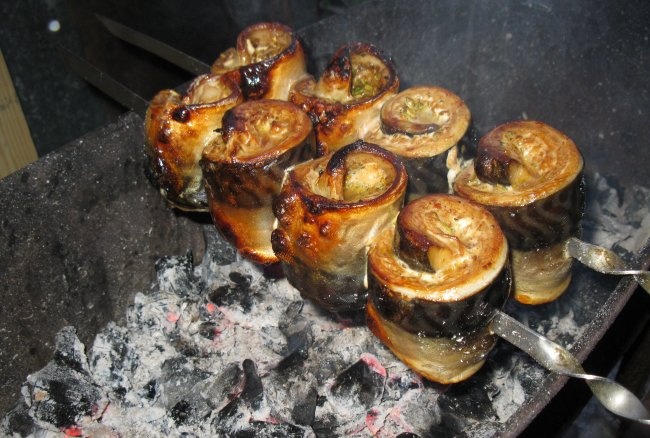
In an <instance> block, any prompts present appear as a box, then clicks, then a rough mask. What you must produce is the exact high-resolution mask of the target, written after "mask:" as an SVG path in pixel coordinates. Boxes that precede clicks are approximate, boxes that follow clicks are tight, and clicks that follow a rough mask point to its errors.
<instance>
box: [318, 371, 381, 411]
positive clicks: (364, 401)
mask: <svg viewBox="0 0 650 438" xmlns="http://www.w3.org/2000/svg"><path fill="white" fill-rule="evenodd" d="M385 380H386V376H385V375H381V374H379V373H377V372H376V371H375V370H374V369H372V368H371V367H370V366H369V365H368V364H367V363H366V362H365V361H363V360H359V361H358V362H356V363H355V364H354V365H352V366H351V367H349V368H348V369H346V370H345V371H344V372H343V373H341V374H339V375H338V376H337V377H336V380H335V382H334V385H333V386H332V390H331V392H332V395H334V396H335V397H340V398H343V399H352V400H354V402H355V404H356V405H360V406H363V407H364V408H366V409H369V408H370V407H372V406H373V405H374V404H375V403H378V402H379V400H380V399H381V396H382V394H383V392H384V381H385Z"/></svg>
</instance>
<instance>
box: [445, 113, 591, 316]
mask: <svg viewBox="0 0 650 438" xmlns="http://www.w3.org/2000/svg"><path fill="white" fill-rule="evenodd" d="M582 169H583V160H582V156H581V154H580V152H579V150H578V148H577V146H576V145H575V143H574V142H573V141H572V140H571V139H570V138H569V137H567V136H566V135H564V134H563V133H561V132H559V131H558V130H556V129H554V128H552V127H550V126H548V125H546V124H544V123H541V122H535V121H518V122H510V123H506V124H504V125H501V126H498V127H497V128H495V129H494V130H492V131H490V132H489V133H488V134H487V135H486V136H484V137H483V138H482V139H481V141H480V142H479V148H478V156H477V158H476V160H475V163H474V166H469V167H467V168H466V169H464V170H463V171H462V172H461V173H460V174H459V175H458V177H457V178H456V180H455V181H454V191H455V192H456V193H458V194H459V195H461V196H463V197H465V198H467V199H471V200H473V201H475V202H478V203H481V204H483V205H485V206H486V207H487V208H488V209H489V210H490V211H491V212H492V214H494V216H495V217H496V218H497V220H498V221H499V224H500V226H501V228H502V229H503V231H504V233H505V234H506V236H507V238H508V242H509V244H510V247H511V249H512V250H513V275H514V280H515V293H514V297H515V299H517V300H518V301H520V302H522V303H525V304H543V303H547V302H549V301H552V300H554V299H556V298H557V297H559V296H560V295H561V294H562V293H563V292H564V291H565V290H566V288H567V287H568V285H569V283H570V280H571V264H572V262H571V258H570V257H569V256H568V255H567V254H566V253H565V252H564V251H563V242H565V241H566V239H568V238H569V237H571V236H578V235H579V234H580V219H581V218H582V214H583V211H584V202H585V201H584V180H583V175H582ZM515 251H516V254H515Z"/></svg>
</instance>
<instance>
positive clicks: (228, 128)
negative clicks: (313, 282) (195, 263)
mask: <svg viewBox="0 0 650 438" xmlns="http://www.w3.org/2000/svg"><path fill="white" fill-rule="evenodd" d="M315 154H316V146H315V139H314V135H313V129H312V125H311V121H310V120H309V117H308V116H307V114H305V113H304V112H303V111H302V110H301V109H300V108H298V107H297V106H295V105H293V104H292V103H290V102H287V101H282V100H271V99H260V100H253V101H248V102H245V103H242V104H240V105H238V106H236V107H234V108H233V109H231V110H230V111H228V112H227V113H226V114H225V115H224V117H223V128H222V136H221V137H219V138H217V139H215V141H214V142H213V143H212V144H211V145H210V146H209V147H208V148H207V149H206V150H205V151H204V153H203V158H202V159H201V162H200V163H201V167H202V170H203V174H204V180H205V186H206V193H207V197H208V204H209V208H210V213H211V216H212V219H213V222H214V224H215V226H216V227H217V229H218V230H219V231H220V232H221V233H222V234H223V235H224V237H226V239H228V240H229V241H230V242H231V243H232V244H233V245H234V246H235V247H236V248H237V250H238V251H239V252H240V253H241V254H242V255H243V256H244V257H246V258H248V259H250V260H252V261H254V262H257V263H259V264H262V265H267V266H268V265H273V264H275V263H277V262H278V259H277V257H276V256H275V254H274V253H273V250H272V248H271V231H272V230H273V226H274V222H275V217H274V216H273V210H272V204H273V201H274V199H275V197H276V196H277V195H278V194H279V192H280V187H281V184H282V180H283V178H284V174H285V170H286V169H287V168H289V167H291V166H293V165H295V164H297V163H300V162H303V161H305V160H308V159H310V158H312V157H313V156H314V155H315Z"/></svg>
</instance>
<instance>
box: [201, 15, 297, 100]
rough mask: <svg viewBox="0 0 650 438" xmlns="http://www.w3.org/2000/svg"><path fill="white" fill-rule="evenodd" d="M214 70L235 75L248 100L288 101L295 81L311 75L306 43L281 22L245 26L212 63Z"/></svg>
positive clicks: (233, 76) (234, 77)
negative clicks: (234, 43)
mask: <svg viewBox="0 0 650 438" xmlns="http://www.w3.org/2000/svg"><path fill="white" fill-rule="evenodd" d="M211 70H212V72H214V73H218V74H225V75H228V76H230V77H231V78H233V79H234V80H235V81H236V82H237V83H238V84H239V86H240V87H241V89H242V91H243V93H244V96H245V97H246V99H282V100H287V99H288V97H289V90H290V89H291V87H292V86H293V84H294V83H295V82H296V81H297V80H298V79H301V78H303V77H304V76H305V75H306V74H307V59H306V56H305V51H304V48H303V46H302V43H301V42H300V40H299V39H298V37H297V36H296V34H295V33H294V32H293V31H292V30H291V28H289V27H287V26H285V25H283V24H280V23H258V24H254V25H252V26H249V27H247V28H246V29H244V30H243V31H242V32H241V33H240V34H239V35H238V36H237V44H236V47H231V48H230V49H228V50H226V51H225V52H223V53H222V54H221V56H219V58H218V59H217V60H216V61H215V62H214V63H213V64H212V68H211Z"/></svg>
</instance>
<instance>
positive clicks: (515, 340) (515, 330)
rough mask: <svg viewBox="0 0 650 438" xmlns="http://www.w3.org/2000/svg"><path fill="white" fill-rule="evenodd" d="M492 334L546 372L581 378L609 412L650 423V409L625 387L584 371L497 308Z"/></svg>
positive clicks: (568, 355)
mask: <svg viewBox="0 0 650 438" xmlns="http://www.w3.org/2000/svg"><path fill="white" fill-rule="evenodd" d="M490 328H491V330H492V333H494V334H496V335H497V336H499V337H501V338H503V339H505V340H506V341H508V342H510V343H511V344H512V345H514V346H515V347H517V348H519V349H520V350H522V351H524V352H525V353H527V354H528V355H529V356H531V357H532V358H533V359H535V360H536V361H537V362H538V363H539V364H540V365H542V366H543V367H544V368H546V369H547V370H549V371H552V372H555V373H559V374H564V375H566V376H569V377H575V378H577V379H583V380H585V381H586V382H587V385H589V388H590V389H591V392H592V393H593V394H594V396H595V397H596V398H597V399H598V401H600V403H601V404H602V405H603V406H604V407H605V408H606V409H607V410H609V411H610V412H612V413H614V414H616V415H618V416H621V417H623V418H627V419H630V420H634V421H638V422H639V423H642V424H647V425H650V412H649V411H648V410H647V409H646V407H645V406H644V405H643V403H641V401H640V400H639V399H638V398H637V397H636V396H635V395H634V394H633V393H632V392H631V391H629V390H628V389H626V388H625V387H623V386H622V385H620V384H619V383H617V382H615V381H613V380H611V379H608V378H606V377H601V376H595V375H592V374H587V373H586V372H585V370H584V369H583V368H582V366H581V365H580V362H578V359H576V357H575V356H574V355H573V354H571V353H570V352H569V351H568V350H566V349H565V348H563V347H562V346H560V345H558V344H556V343H555V342H553V341H551V340H550V339H548V338H546V337H544V336H542V335H540V334H539V333H537V332H536V331H534V330H532V329H530V328H529V327H526V326H525V325H523V324H522V323H520V322H519V321H517V320H516V319H513V318H512V317H510V316H508V315H506V314H505V313H503V312H501V311H497V313H496V315H495V317H494V319H493V320H492V322H491V326H490Z"/></svg>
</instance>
